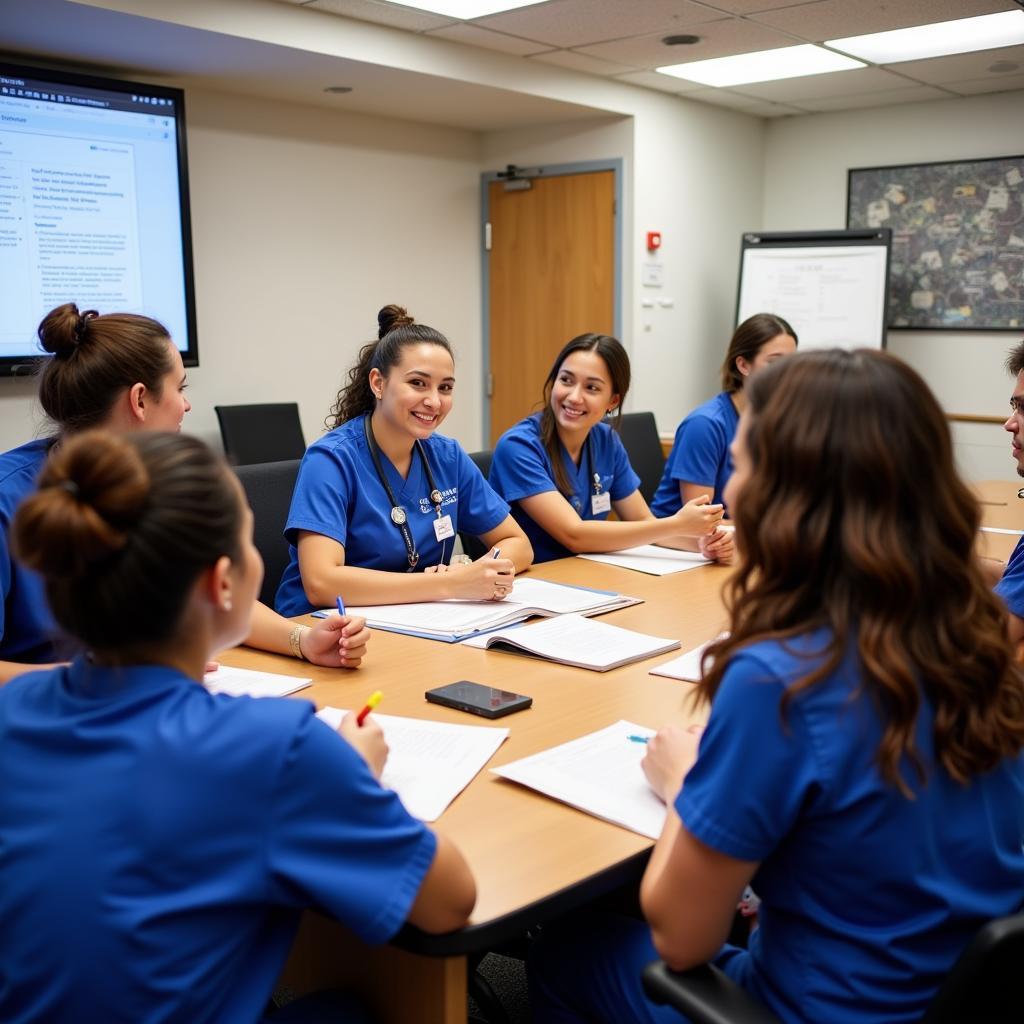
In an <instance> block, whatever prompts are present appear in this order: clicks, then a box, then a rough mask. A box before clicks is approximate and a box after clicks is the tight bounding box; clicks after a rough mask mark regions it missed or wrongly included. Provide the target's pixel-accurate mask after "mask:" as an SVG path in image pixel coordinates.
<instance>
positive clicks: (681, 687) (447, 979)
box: [221, 558, 729, 1024]
mask: <svg viewBox="0 0 1024 1024" xmlns="http://www.w3.org/2000/svg"><path fill="white" fill-rule="evenodd" d="M530 575H531V576H533V577H539V578H542V579H550V580H555V581H558V582H563V583H576V584H581V585H584V586H590V587H597V588H600V589H604V590H614V591H619V592H621V593H623V594H628V595H631V596H634V597H641V598H643V599H644V602H645V603H643V604H640V605H635V606H633V607H631V608H624V609H620V610H619V611H615V612H611V613H609V614H607V615H604V616H601V619H602V621H605V622H609V623H612V624H614V625H619V626H624V627H626V628H631V629H636V630H639V631H642V632H645V633H650V634H653V635H655V636H663V637H672V638H674V639H678V640H680V641H681V643H682V648H681V650H682V651H686V650H689V649H690V648H692V647H696V646H698V645H699V644H701V643H703V642H705V641H706V640H709V639H711V638H712V637H713V636H715V635H716V634H717V633H718V632H719V631H720V630H721V628H722V626H723V624H724V620H725V615H724V610H723V606H722V602H721V596H720V592H721V586H722V583H723V582H724V581H725V580H726V579H727V578H728V576H729V570H728V569H726V568H723V567H720V566H716V565H708V566H705V567H701V568H698V569H693V570H690V571H687V572H682V573H677V574H673V575H670V576H662V577H655V576H648V575H645V574H643V573H638V572H631V571H629V570H626V569H619V568H616V567H613V566H608V565H602V564H599V563H596V562H591V561H588V560H585V559H580V558H568V559H563V560H560V561H556V562H550V563H547V564H545V565H542V566H538V567H536V568H534V569H532V570H530ZM679 653H680V651H674V652H671V653H669V654H665V655H660V656H658V657H655V658H650V659H648V660H646V661H641V662H637V663H635V664H633V665H627V666H624V667H622V668H620V669H613V670H612V671H610V672H604V673H600V672H590V671H587V670H585V669H577V668H570V667H567V666H564V665H556V664H552V663H550V662H547V661H540V660H535V659H531V658H526V657H520V656H517V655H510V654H503V653H499V652H496V651H483V650H476V649H472V648H466V647H462V646H460V645H457V644H445V643H440V642H438V641H434V640H422V639H418V638H414V637H408V636H402V635H399V634H395V633H385V632H383V631H379V630H378V631H375V633H374V636H373V640H372V642H371V645H370V648H369V657H368V658H367V660H366V662H365V664H364V665H363V666H362V667H361V668H360V669H359V670H358V671H355V672H351V671H344V670H339V669H321V668H317V667H316V666H314V665H309V664H306V663H303V662H298V661H296V660H294V659H292V658H286V657H282V656H278V655H272V654H264V653H261V652H257V651H253V650H248V649H236V650H233V651H231V652H229V653H227V654H225V655H223V656H222V658H221V660H222V661H223V662H224V663H225V664H229V665H238V666H243V667H246V668H254V669H263V670H265V671H273V672H280V673H283V674H288V675H302V676H311V677H312V678H313V686H312V688H311V689H305V690H302V691H301V692H300V693H299V694H297V695H296V696H297V697H301V698H306V699H310V700H313V701H314V702H315V703H316V704H317V706H318V707H322V706H323V705H325V704H329V705H333V706H335V707H343V708H358V707H361V706H362V704H363V703H364V701H365V698H366V697H367V696H368V695H369V694H370V693H371V692H372V691H373V690H377V689H379V690H382V691H383V693H384V701H383V703H382V705H381V708H380V710H381V711H382V712H386V713H389V714H396V715H408V716H411V717H418V718H430V719H435V720H438V721H447V722H456V723H462V724H472V725H479V724H484V723H485V720H484V719H480V718H476V717H473V716H469V715H466V714H464V713H462V712H458V711H454V710H450V709H447V708H442V707H439V706H437V705H435V704H428V703H427V702H426V701H425V700H424V697H423V694H424V691H426V690H428V689H430V688H432V687H434V686H439V685H443V684H444V683H449V682H455V681H456V680H460V679H471V680H474V681H476V682H480V683H483V684H485V685H489V686H499V687H502V688H504V689H509V690H515V691H517V692H519V693H525V694H528V695H529V696H531V697H532V698H533V707H532V708H530V709H528V710H527V711H523V712H519V713H516V714H514V715H511V716H509V717H508V718H505V719H503V720H501V721H499V722H496V723H495V724H497V725H506V726H508V728H509V730H510V734H509V737H508V739H507V740H506V741H505V743H504V744H502V746H501V748H500V749H499V750H498V752H497V753H496V754H495V755H494V757H493V758H492V759H491V761H490V762H489V763H488V765H487V767H485V768H484V770H483V771H482V772H480V774H479V775H477V776H476V778H475V779H474V780H473V782H471V783H470V785H469V787H468V788H467V789H466V790H464V791H463V792H462V794H461V795H460V796H459V797H457V798H456V800H455V802H454V803H453V804H452V805H451V806H450V807H449V808H448V809H447V810H446V811H445V813H444V814H443V815H442V816H441V818H440V819H439V820H438V821H437V822H436V823H435V824H434V827H435V828H436V829H437V831H438V832H441V833H443V834H445V835H447V836H449V837H450V838H451V839H452V840H453V841H454V842H455V843H456V844H457V845H458V847H459V849H460V850H462V852H463V854H464V855H465V856H466V859H467V860H468V862H469V864H470V866H471V868H472V870H473V874H474V876H475V877H476V882H477V889H478V899H477V905H476V909H475V910H474V912H473V916H472V919H471V921H470V924H469V925H468V926H467V927H466V928H465V929H463V930H461V931H459V932H455V933H452V934H450V935H446V936H428V935H424V934H423V933H421V932H419V931H418V930H416V929H412V928H406V929H405V930H404V931H403V932H402V934H401V935H400V936H399V938H398V940H397V941H396V942H395V943H394V944H392V945H390V946H387V947H383V948H376V949H370V948H369V947H366V946H364V945H362V944H360V943H359V942H358V940H356V939H355V938H354V937H352V936H351V935H350V933H348V932H347V930H345V929H344V928H342V927H341V926H340V925H338V924H337V923H335V922H333V921H328V920H327V919H326V918H324V917H321V916H320V915H317V914H313V913H307V914H306V915H305V916H304V919H303V925H302V929H301V931H300V934H299V937H298V939H297V940H296V944H295V946H294V948H293V950H292V956H291V958H290V959H289V962H288V965H287V967H286V969H285V972H284V975H283V976H282V979H281V981H282V984H283V985H285V986H286V987H288V988H290V989H291V990H293V991H294V992H296V993H301V992H305V991H309V990H312V989H315V988H324V987H329V986H340V985H343V986H345V987H350V988H352V989H354V990H356V991H359V992H360V993H362V994H363V995H364V996H365V998H366V999H367V1001H368V1002H369V1004H370V1006H371V1007H372V1008H373V1009H374V1011H375V1012H376V1013H377V1014H378V1015H379V1017H380V1019H381V1020H382V1021H387V1022H395V1024H408V1022H410V1021H416V1022H417V1024H433V1022H437V1024H454V1022H458V1024H465V1021H466V1014H467V1008H466V954H467V953H473V952H476V951H484V950H487V949H490V948H494V946H495V945H496V944H498V943H500V942H502V941H504V940H508V939H512V938H514V937H516V936H519V935H521V934H522V933H523V932H525V930H526V928H528V927H529V926H530V925H532V924H535V923H537V922H541V921H543V920H546V919H549V918H551V917H553V916H556V915H558V914H560V913H563V912H565V911H566V910H569V909H572V908H574V907H577V906H581V905H583V904H585V903H587V902H589V901H590V900H592V899H594V898H596V897H598V896H600V895H602V894H604V893H606V892H608V891H610V890H611V889H613V888H615V887H617V886H618V885H620V884H622V883H623V882H627V881H631V880H635V879H637V878H639V876H640V875H641V873H642V871H643V867H644V864H645V863H646V860H647V856H648V853H649V850H650V847H651V842H650V840H648V839H646V838H644V837H643V836H640V835H636V834H634V833H632V832H629V831H627V830H626V829H624V828H620V827H618V826H616V825H611V824H609V823H607V822H604V821H601V820H599V819H597V818H594V817H592V816H590V815H588V814H585V813H583V812H582V811H577V810H575V809H573V808H571V807H568V806H567V805H565V804H561V803H558V802H557V801H555V800H551V799H549V798H547V797H544V796H541V795H540V794H538V793H535V792H533V791H532V790H528V789H525V788H523V787H520V786H518V785H516V784H514V783H510V782H507V781H505V780H502V779H499V778H498V777H497V776H495V775H492V774H491V773H490V772H489V770H488V769H489V768H490V767H493V766H496V765H499V764H504V763H506V762H509V761H513V760H516V759H518V758H521V757H525V756H526V755H528V754H533V753H536V752H537V751H539V750H543V749H545V748H547V747H551V746H554V745H555V744H558V743H562V742H565V741H566V740H569V739H574V738H576V737H578V736H582V735H584V734H586V733H589V732H592V731H594V730H597V729H601V728H604V727H605V726H607V725H611V724H612V723H613V722H615V721H617V720H618V719H620V718H624V719H629V720H630V721H633V722H637V723H638V724H641V725H645V726H650V727H652V728H656V727H658V726H660V725H662V724H666V723H670V722H672V723H677V724H687V723H688V722H691V721H700V720H703V718H704V717H706V709H704V708H700V709H692V708H691V707H690V702H689V700H688V699H687V698H688V695H689V693H690V691H691V690H692V686H691V685H690V684H688V683H684V682H679V681H677V680H673V679H668V678H665V677H661V676H652V675H649V670H650V668H651V667H652V666H654V665H656V664H658V663H659V662H663V661H667V660H670V659H671V658H673V657H676V656H677V655H678V654H679Z"/></svg>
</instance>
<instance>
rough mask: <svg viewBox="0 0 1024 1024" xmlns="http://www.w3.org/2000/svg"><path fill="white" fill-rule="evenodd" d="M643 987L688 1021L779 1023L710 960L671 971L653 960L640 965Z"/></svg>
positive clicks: (706, 1022)
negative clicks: (698, 965)
mask: <svg viewBox="0 0 1024 1024" xmlns="http://www.w3.org/2000/svg"><path fill="white" fill-rule="evenodd" d="M643 981H644V991H645V992H646V993H647V994H648V995H649V996H650V997H651V999H653V1000H654V1001H655V1002H656V1003H667V1004H668V1005H669V1006H672V1007H674V1008H675V1009H677V1010H679V1012H680V1013H684V1014H686V1016H687V1017H688V1018H689V1019H690V1020H691V1021H692V1024H780V1022H779V1018H778V1017H776V1016H775V1014H773V1013H772V1012H771V1011H770V1010H768V1009H766V1008H765V1007H764V1006H763V1005H762V1004H761V1003H759V1002H758V1001H757V1000H756V999H754V998H753V996H749V995H747V993H746V992H745V991H744V990H743V989H742V988H740V986H739V985H737V984H736V983H735V982H734V981H733V980H732V979H731V978H730V977H729V976H728V975H727V974H725V973H724V972H723V971H720V970H719V969H718V968H717V967H714V966H712V965H711V964H701V966H700V967H693V968H691V969H690V970H688V971H672V970H669V968H668V967H666V966H665V963H664V961H662V960H656V961H655V962H654V963H653V964H648V965H647V966H646V967H645V968H644V976H643Z"/></svg>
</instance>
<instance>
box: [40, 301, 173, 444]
mask: <svg viewBox="0 0 1024 1024" xmlns="http://www.w3.org/2000/svg"><path fill="white" fill-rule="evenodd" d="M38 333H39V343H40V345H42V347H43V350H44V351H46V352H50V353H52V354H53V358H52V359H47V360H45V364H44V365H43V366H42V367H41V369H40V372H39V401H40V403H41V405H42V407H43V410H44V411H45V412H46V415H47V416H49V417H50V419H51V420H53V421H54V422H55V423H57V424H58V425H59V426H60V428H61V430H62V431H63V432H65V433H71V432H73V431H76V430H86V429H88V428H89V427H95V426H97V425H98V424H99V423H101V422H102V421H103V420H104V419H105V418H106V416H107V414H108V413H109V412H110V409H111V407H112V406H113V404H114V402H115V400H116V399H117V397H118V395H119V394H120V392H121V391H122V390H123V389H124V388H128V387H131V386H132V385H133V384H138V383H141V384H144V385H145V386H146V390H147V391H151V392H152V393H153V395H154V397H156V398H158V399H159V397H160V394H161V391H162V389H163V380H164V377H165V376H166V375H167V373H168V372H169V371H170V369H171V366H172V364H171V361H170V355H169V353H168V350H167V343H168V342H169V341H170V340H171V339H170V335H169V334H168V333H167V328H165V327H164V326H163V324H161V323H159V322H158V321H156V320H152V319H150V318H149V317H148V316H138V315H136V314H135V313H106V314H104V315H103V316H100V315H99V314H98V313H97V312H96V311H95V310H93V309H90V310H87V311H86V312H84V313H79V311H78V307H77V306H76V305H75V304H74V303H73V302H67V303H65V304H64V305H63V306H58V307H57V308H56V309H53V310H51V311H50V312H49V313H47V314H46V316H45V317H43V321H42V323H41V324H40V325H39V332H38Z"/></svg>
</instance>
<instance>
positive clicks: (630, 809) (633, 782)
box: [491, 720, 665, 839]
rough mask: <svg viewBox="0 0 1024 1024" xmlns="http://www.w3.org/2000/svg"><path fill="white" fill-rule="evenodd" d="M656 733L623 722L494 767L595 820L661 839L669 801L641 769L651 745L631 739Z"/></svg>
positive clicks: (514, 779)
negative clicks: (665, 801)
mask: <svg viewBox="0 0 1024 1024" xmlns="http://www.w3.org/2000/svg"><path fill="white" fill-rule="evenodd" d="M653 735H654V730H653V729H648V728H646V727H645V726H642V725H636V724H635V723H633V722H626V721H622V720H620V721H618V722H616V723H615V724H614V725H610V726H608V728H607V729H601V730H599V731H598V732H592V733H590V734H588V735H587V736H581V737H580V738H579V739H578V740H571V741H570V742H569V743H562V744H561V745H559V746H557V747H552V748H551V749H550V750H544V751H541V752H540V753H539V754H534V755H533V756H532V757H524V758H523V759H522V760H520V761H513V762H512V763H511V764H506V765H502V766H501V767H500V768H492V769H491V771H492V772H494V774H495V775H500V776H501V777H502V778H504V779H509V780H511V781H512V782H518V783H519V784H520V785H523V786H529V787H530V788H531V789H535V790H537V792H538V793H543V794H544V795H545V796H550V797H553V798H554V799H555V800H561V801H562V802H563V803H567V804H569V805H570V806H572V807H578V808H579V809H580V810H581V811H586V812H587V813H588V814H593V815H594V816H595V817H597V818H603V819H604V820H605V821H610V822H613V823H614V824H616V825H622V826H623V827H625V828H628V829H630V830H631V831H633V832H639V833H640V835H642V836H648V837H649V838H651V839H657V838H658V836H659V835H660V834H661V830H662V827H663V826H664V824H665V805H664V804H663V803H662V802H661V801H660V800H659V799H658V798H657V797H656V796H655V795H654V793H653V792H652V790H651V788H650V786H648V785H647V779H646V778H645V777H644V773H643V769H642V768H641V767H640V762H641V761H642V760H643V758H644V754H646V753H647V745H646V744H644V743H634V742H633V741H632V740H630V739H629V737H630V736H648V737H650V736H653Z"/></svg>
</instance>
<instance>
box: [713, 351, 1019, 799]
mask: <svg viewBox="0 0 1024 1024" xmlns="http://www.w3.org/2000/svg"><path fill="white" fill-rule="evenodd" d="M747 401H748V407H747V412H746V413H744V416H745V417H747V423H746V435H745V450H746V453H747V457H748V459H749V463H750V470H751V472H750V475H749V477H748V479H747V481H746V482H745V484H744V487H743V494H742V500H740V501H739V502H738V503H737V508H736V509H735V521H736V547H737V548H738V549H739V550H740V551H741V552H742V555H741V560H740V564H739V566H738V569H737V572H736V573H735V574H734V576H733V577H732V578H731V579H730V580H729V581H728V582H727V584H726V590H725V594H726V603H727V607H728V608H729V612H730V618H731V625H730V630H731V632H730V635H729V637H728V638H727V639H725V640H723V641H720V642H718V643H716V644H715V645H713V646H712V647H711V648H710V649H709V654H710V656H711V657H713V658H714V663H713V665H711V667H710V668H709V670H708V671H707V673H706V675H705V677H704V679H703V681H702V682H701V684H700V686H699V689H698V695H699V696H703V697H706V698H713V697H714V695H715V692H716V691H717V689H718V687H719V685H720V683H721V681H722V676H723V674H724V673H725V671H726V668H727V666H728V664H729V660H730V656H731V655H732V654H733V653H734V652H736V651H738V650H739V649H741V648H742V647H745V646H747V645H749V644H751V643H753V642H755V641H757V640H763V639H774V640H785V639H786V638H789V637H796V636H799V635H802V634H806V633H807V632H809V631H810V630H814V629H818V628H822V629H824V630H825V632H826V636H827V639H826V640H825V641H824V646H823V649H822V650H821V652H820V653H821V658H822V661H821V663H820V664H818V666H817V667H815V668H813V670H811V669H809V671H808V674H807V675H806V676H804V677H803V678H802V679H800V680H799V681H798V682H797V683H796V684H795V685H794V686H793V687H791V688H790V689H789V690H788V691H787V693H786V695H785V697H784V698H783V701H782V707H781V713H783V714H785V709H786V705H787V703H788V701H789V700H790V699H791V698H792V697H793V696H794V695H796V694H797V693H799V692H800V691H802V690H805V689H808V688H810V687H812V686H814V685H815V684H817V683H818V682H820V681H821V680H822V679H824V678H825V677H826V676H827V675H828V674H829V673H831V672H832V671H833V670H834V669H835V668H836V667H837V666H838V665H839V663H840V662H841V661H842V660H843V658H844V656H845V655H846V654H847V653H848V652H849V651H850V649H851V648H853V649H854V650H855V652H856V654H857V656H858V658H859V666H860V672H861V676H862V679H863V684H862V686H863V692H864V693H866V695H867V696H868V698H870V699H871V701H872V702H873V703H874V704H875V706H876V707H877V708H878V709H879V711H880V713H881V715H882V718H883V719H884V731H883V735H882V739H881V741H880V743H879V747H878V750H877V753H876V757H877V761H878V765H879V769H880V771H881V773H882V776H883V778H885V779H886V780H887V781H888V782H889V783H891V784H893V785H895V786H897V787H898V788H899V789H900V790H901V791H902V792H903V793H905V794H906V795H908V796H909V795H910V793H911V791H910V788H909V786H908V785H907V783H906V781H905V780H904V778H903V777H902V775H901V764H902V762H903V759H904V758H906V759H907V761H908V763H909V764H911V765H912V766H913V767H914V769H915V771H916V773H917V776H918V778H919V779H920V780H922V781H923V780H924V779H925V777H926V772H925V766H924V764H923V762H922V760H921V758H920V755H919V753H918V751H917V749H916V747H915V742H914V736H915V722H916V719H917V715H918V713H919V711H920V709H921V705H922V703H923V701H922V697H926V698H927V700H928V702H929V704H930V705H931V707H932V708H933V709H934V723H933V735H934V749H935V757H936V759H937V760H938V762H939V763H940V764H941V765H942V767H943V768H944V769H945V770H946V772H947V773H948V774H949V775H950V776H951V777H952V778H953V779H955V780H957V781H958V782H961V783H966V782H967V781H968V780H969V779H971V778H972V777H973V776H975V775H979V774H981V773H983V772H986V771H988V770H989V769H991V768H993V767H995V766H996V765H997V764H998V763H999V761H1000V760H1001V759H1003V758H1005V757H1012V756H1016V755H1017V753H1018V752H1019V751H1020V750H1021V749H1022V748H1024V675H1022V671H1021V669H1020V668H1018V666H1017V665H1016V663H1015V661H1014V652H1013V650H1012V647H1011V645H1010V642H1009V639H1008V634H1007V625H1006V609H1005V608H1004V607H1003V605H1002V603H1001V601H1000V600H999V598H998V597H996V596H995V595H994V594H993V593H992V591H991V589H990V588H989V587H988V586H987V585H986V582H985V580H984V578H983V577H982V574H981V570H980V568H979V567H978V565H977V562H976V559H975V557H974V544H975V538H976V535H977V528H978V523H979V511H978V504H977V501H976V500H975V498H974V497H973V495H972V494H971V492H970V491H969V490H968V488H967V487H966V486H965V485H964V483H963V481H962V480H961V479H960V477H959V475H958V474H957V471H956V468H955V465H954V462H953V445H952V441H951V439H950V434H949V427H948V425H947V423H946V418H945V416H944V415H943V412H942V409H941V408H940V407H939V404H938V402H937V401H936V400H935V397H934V396H933V395H932V393H931V391H929V390H928V387H927V385H926V384H925V383H924V381H923V380H922V379H921V377H920V376H919V375H918V374H917V373H915V372H914V371H913V370H912V369H910V367H908V366H907V365H906V364H904V363H902V362H900V360H898V359H896V358H894V357H893V356H890V355H888V354H886V353H884V352H879V351H867V350H861V351H855V352H849V351H841V350H822V351H812V352H805V353H803V354H801V355H797V356H793V357H792V358H791V359H783V360H779V361H778V362H777V363H775V364H774V365H772V366H771V367H768V368H766V369H764V370H762V371H761V372H760V373H758V374H757V375H756V376H755V377H754V378H753V379H752V380H751V382H750V384H749V385H748V389H747ZM741 429H742V428H741Z"/></svg>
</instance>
